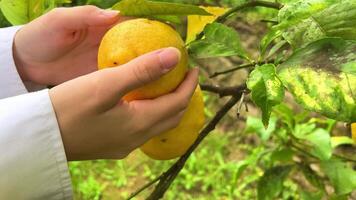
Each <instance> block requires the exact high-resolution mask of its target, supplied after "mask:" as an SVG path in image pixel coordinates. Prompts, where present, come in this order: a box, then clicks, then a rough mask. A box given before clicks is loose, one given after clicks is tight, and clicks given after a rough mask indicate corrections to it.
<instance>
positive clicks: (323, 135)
mask: <svg viewBox="0 0 356 200" xmlns="http://www.w3.org/2000/svg"><path fill="white" fill-rule="evenodd" d="M305 139H306V140H308V141H309V142H310V143H312V144H313V149H312V151H311V153H312V154H314V155H315V156H317V157H318V158H319V159H320V160H328V159H330V158H331V155H332V147H331V141H330V135H329V133H328V132H327V131H326V130H324V129H321V128H318V129H316V130H314V131H313V132H312V133H310V134H307V135H306V136H305Z"/></svg>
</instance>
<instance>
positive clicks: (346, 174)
mask: <svg viewBox="0 0 356 200" xmlns="http://www.w3.org/2000/svg"><path fill="white" fill-rule="evenodd" d="M321 169H322V170H323V171H324V173H325V174H326V175H327V176H328V178H329V179H330V182H331V184H332V185H333V186H334V188H335V192H336V193H337V194H338V195H342V194H348V193H350V192H352V191H355V190H356V171H355V170H353V169H352V168H351V167H349V166H347V164H346V163H344V162H341V161H339V160H329V161H324V162H322V163H321Z"/></svg>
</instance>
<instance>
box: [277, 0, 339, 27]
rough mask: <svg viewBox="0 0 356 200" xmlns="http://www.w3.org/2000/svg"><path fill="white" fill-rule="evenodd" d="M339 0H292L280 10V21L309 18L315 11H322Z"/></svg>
mask: <svg viewBox="0 0 356 200" xmlns="http://www.w3.org/2000/svg"><path fill="white" fill-rule="evenodd" d="M337 2H338V0H299V1H290V3H287V4H285V5H284V6H283V8H282V9H280V10H279V12H278V21H279V22H286V21H288V22H298V21H301V20H303V19H305V18H308V17H309V16H311V15H312V14H313V13H316V12H320V11H322V10H324V9H326V8H327V7H329V6H330V5H332V4H334V3H337Z"/></svg>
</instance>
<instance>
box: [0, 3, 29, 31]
mask: <svg viewBox="0 0 356 200" xmlns="http://www.w3.org/2000/svg"><path fill="white" fill-rule="evenodd" d="M0 9H1V11H2V13H3V14H4V16H5V17H6V19H7V20H8V21H9V22H10V23H11V24H12V25H21V24H26V23H27V22H29V20H30V19H29V16H28V2H27V1H22V0H2V1H0Z"/></svg>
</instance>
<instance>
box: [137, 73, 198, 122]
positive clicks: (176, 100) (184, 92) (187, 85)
mask: <svg viewBox="0 0 356 200" xmlns="http://www.w3.org/2000/svg"><path fill="white" fill-rule="evenodd" d="M198 73H199V70H198V69H193V70H191V71H190V72H189V73H188V75H187V77H186V79H185V80H184V81H183V83H182V84H181V85H180V86H179V87H178V88H177V89H176V91H175V92H173V93H170V94H167V95H164V96H161V97H158V98H156V99H152V100H141V101H133V102H130V104H131V106H132V107H133V108H134V110H137V111H136V112H138V113H139V114H140V116H139V117H141V118H143V119H146V121H148V122H149V123H151V124H155V123H160V122H161V121H163V120H164V119H167V118H169V117H171V116H174V115H176V114H177V113H179V112H181V111H183V110H185V109H186V108H187V107H188V105H189V103H190V99H191V97H192V96H193V94H194V91H195V88H196V87H197V84H198Z"/></svg>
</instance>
